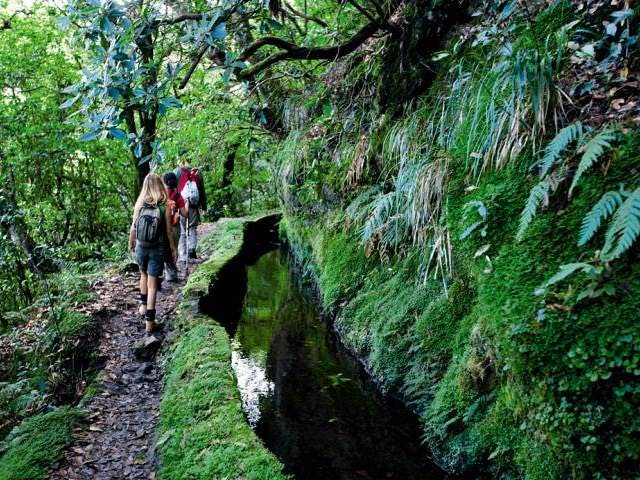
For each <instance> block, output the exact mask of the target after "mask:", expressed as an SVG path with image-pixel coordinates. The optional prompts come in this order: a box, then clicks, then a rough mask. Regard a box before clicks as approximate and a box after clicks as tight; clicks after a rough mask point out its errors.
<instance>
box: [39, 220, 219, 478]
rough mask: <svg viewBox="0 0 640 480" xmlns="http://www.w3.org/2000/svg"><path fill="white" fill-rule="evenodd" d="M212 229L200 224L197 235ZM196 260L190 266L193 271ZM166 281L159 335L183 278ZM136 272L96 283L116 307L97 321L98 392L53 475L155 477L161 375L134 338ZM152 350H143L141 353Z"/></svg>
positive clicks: (138, 335) (140, 327)
mask: <svg viewBox="0 0 640 480" xmlns="http://www.w3.org/2000/svg"><path fill="white" fill-rule="evenodd" d="M211 229H212V225H211V224H205V225H201V227H200V228H199V233H200V236H202V235H203V234H205V233H206V232H208V231H210V230H211ZM196 266H197V265H190V267H189V269H190V271H192V270H193V269H194V268H196ZM183 269H184V265H181V275H180V278H181V280H180V281H179V282H177V283H168V282H164V284H163V285H162V291H161V292H160V294H159V298H158V306H157V312H158V313H157V316H158V319H159V321H161V322H163V325H162V327H161V329H160V330H159V331H158V332H157V333H154V335H155V336H156V337H157V338H158V339H159V340H162V339H163V338H164V337H165V336H166V334H167V332H169V330H170V324H171V318H172V316H173V313H174V312H175V308H176V306H177V303H178V300H179V296H180V292H181V287H182V286H183V285H184V282H185V280H184V279H183V276H184V275H183V273H184V272H183V271H182V270H183ZM138 278H139V277H138V274H137V273H135V272H127V273H122V274H119V275H116V276H114V277H112V278H108V279H105V280H103V281H101V282H98V283H97V284H96V285H95V286H94V290H95V294H96V303H98V304H100V305H101V306H102V308H103V309H107V310H108V311H110V312H114V313H113V314H112V315H109V316H108V318H107V319H106V320H104V321H103V323H102V325H101V334H100V340H99V344H98V349H97V355H98V358H99V362H100V364H101V365H99V366H98V368H100V369H101V370H100V372H99V373H98V377H99V379H98V381H97V383H99V385H100V392H99V393H97V394H96V395H95V396H94V397H93V398H92V399H91V400H90V401H89V402H88V404H87V405H86V407H85V410H86V412H87V418H88V422H87V424H85V425H83V426H82V427H80V428H78V430H77V431H76V432H75V442H74V445H73V446H72V448H71V449H69V450H68V451H67V452H66V454H65V459H64V460H62V461H61V462H58V463H57V464H54V465H53V466H52V468H51V474H50V476H49V478H50V479H51V480H66V479H70V480H72V479H96V480H105V479H124V478H127V479H130V478H131V479H135V478H137V479H153V478H155V473H154V467H155V460H156V458H155V453H154V443H155V435H154V431H155V426H156V424H157V420H158V407H159V403H160V397H161V393H162V378H161V372H160V370H159V367H158V365H157V364H156V359H155V356H152V357H151V358H146V359H145V358H142V359H141V358H139V356H138V357H137V356H136V355H135V354H134V351H133V347H134V345H135V344H136V342H138V341H140V340H141V339H142V338H144V337H145V334H144V323H143V321H142V320H141V319H140V317H139V316H138V312H137V298H138ZM150 350H153V348H152V349H149V350H144V351H143V352H142V353H143V357H144V354H146V353H148V352H149V351H150Z"/></svg>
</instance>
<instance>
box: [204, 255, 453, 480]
mask: <svg viewBox="0 0 640 480" xmlns="http://www.w3.org/2000/svg"><path fill="white" fill-rule="evenodd" d="M234 268H235V271H234V272H233V275H231V272H226V273H225V275H226V276H227V277H229V276H232V277H234V278H233V280H234V283H235V285H236V288H235V290H233V289H230V288H229V286H228V283H229V281H228V279H224V278H220V281H219V282H218V283H222V282H223V281H226V282H227V287H226V288H224V289H223V290H222V291H219V292H218V295H217V297H218V300H216V299H213V301H210V302H209V303H208V304H207V302H205V305H204V308H203V309H204V310H205V311H207V312H208V313H212V314H214V315H217V316H216V318H222V319H223V323H224V324H225V326H226V327H227V329H228V330H229V332H230V334H231V335H232V336H233V352H232V362H233V368H234V370H235V372H236V375H237V378H238V387H239V389H240V393H241V396H242V403H243V408H244V410H245V413H246V416H247V420H248V422H249V423H250V424H251V426H252V427H253V429H254V430H255V431H256V432H257V434H258V435H259V436H260V437H261V438H262V439H263V441H264V442H265V444H266V445H267V447H268V448H269V449H270V450H271V451H273V452H274V453H275V454H276V455H277V456H278V457H279V458H280V459H281V460H282V461H283V463H284V464H285V466H286V469H287V471H288V472H289V473H293V474H294V475H295V477H296V478H298V479H323V480H325V479H326V480H333V479H403V480H410V479H441V478H445V475H444V474H443V472H442V471H441V470H439V469H438V468H437V467H436V466H435V465H434V464H432V463H431V462H430V461H429V460H428V451H426V450H425V449H424V448H423V447H422V446H421V445H420V434H421V431H420V427H419V423H418V419H417V418H416V417H415V416H414V415H412V414H410V413H409V412H408V411H407V410H405V409H404V408H403V407H402V406H401V405H398V404H393V405H392V404H391V403H390V402H389V401H387V400H383V399H381V397H380V395H379V394H378V393H377V391H376V389H375V386H374V385H373V384H372V383H371V381H370V380H368V379H367V378H366V375H365V374H364V372H363V371H362V369H361V367H360V365H359V364H358V363H357V362H356V361H355V360H354V359H353V358H352V357H351V356H349V355H348V354H347V353H346V352H345V351H344V349H343V348H342V347H341V346H340V345H339V342H338V341H337V339H336V338H335V335H334V334H333V333H332V332H331V331H330V330H329V329H328V327H327V325H326V323H325V321H324V320H323V319H322V318H321V316H320V314H319V312H318V309H317V308H316V303H315V301H314V299H313V298H312V297H311V295H309V294H308V292H305V291H304V290H303V289H302V288H301V287H300V285H299V282H298V281H296V278H295V276H294V273H293V272H292V271H291V269H290V268H289V266H288V261H287V258H286V255H285V254H284V253H282V251H281V250H273V251H271V252H269V253H266V254H264V255H262V257H260V258H259V259H258V261H257V262H256V263H255V264H254V265H252V266H249V267H248V268H245V267H244V266H239V265H236V266H235V267H234ZM239 269H241V271H240V270H239ZM238 282H240V283H242V282H245V285H241V286H240V287H238ZM245 289H246V290H245ZM234 297H235V299H236V300H235V302H234V301H233V300H232V299H233V298H234ZM242 297H244V301H242ZM224 300H226V301H225V302H224V304H225V305H227V307H224V308H221V303H220V302H221V301H224ZM230 300H231V301H230ZM234 304H235V306H231V307H229V305H234Z"/></svg>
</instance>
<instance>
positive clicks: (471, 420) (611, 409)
mask: <svg viewBox="0 0 640 480" xmlns="http://www.w3.org/2000/svg"><path fill="white" fill-rule="evenodd" d="M634 145H635V144H634V141H633V140H631V139H629V138H627V139H625V140H624V141H623V146H622V148H621V151H624V155H623V154H619V155H617V156H616V157H615V158H614V160H613V162H611V163H610V164H609V165H608V168H609V170H608V172H607V176H606V177H603V176H600V175H597V174H592V175H590V176H588V177H585V178H584V180H583V182H582V183H581V187H580V190H579V192H577V194H576V195H575V197H574V198H573V199H572V201H571V202H570V203H568V204H567V203H566V201H565V197H564V195H566V192H564V193H563V192H562V190H561V191H560V192H559V193H558V194H556V195H554V196H552V197H551V198H550V205H549V207H548V209H547V211H543V212H541V213H539V214H538V215H537V216H536V218H535V219H534V221H533V222H532V224H531V226H530V227H529V229H528V231H527V234H526V236H525V238H524V239H523V241H521V242H517V241H516V240H515V236H514V233H515V231H516V229H517V226H518V220H519V215H520V211H521V209H522V207H523V205H524V203H525V200H526V197H527V195H528V193H529V189H530V188H531V186H532V179H530V178H528V177H527V175H526V169H523V168H522V167H520V166H519V165H520V163H522V164H526V163H530V161H528V162H527V161H523V162H515V163H513V164H512V165H510V166H508V167H507V168H505V169H503V170H500V171H494V172H489V173H487V174H486V175H485V176H484V177H482V179H481V180H480V181H479V182H476V185H475V187H476V188H475V189H473V190H471V191H469V190H467V189H465V184H466V182H465V178H464V176H462V175H459V176H458V177H457V178H456V177H455V175H454V180H453V181H452V182H450V188H449V192H448V195H447V217H446V218H447V224H448V227H449V229H450V231H451V232H452V238H453V244H454V245H453V247H454V252H455V273H454V278H453V279H452V281H451V282H450V284H449V286H448V294H446V295H445V293H444V291H443V290H442V288H441V287H440V286H439V285H437V284H431V283H428V284H426V285H417V284H416V278H419V271H418V265H419V262H417V261H416V259H418V258H419V255H420V254H421V252H419V251H417V250H416V251H413V250H412V251H410V252H409V253H408V254H407V255H406V256H405V257H403V258H396V259H393V260H392V261H391V262H390V263H387V264H380V263H379V262H377V261H375V259H367V258H366V257H365V255H364V253H363V252H362V249H361V247H360V246H359V245H358V243H357V240H356V239H355V237H354V236H353V235H352V234H351V233H348V232H343V231H342V230H337V231H336V230H335V229H332V228H329V229H327V228H319V227H313V226H312V225H310V224H309V222H307V223H306V224H305V222H303V221H300V220H298V219H296V218H293V219H289V220H288V223H287V225H288V231H287V234H288V237H289V238H293V239H295V241H297V242H299V243H301V245H298V246H296V248H295V249H294V251H296V252H303V254H304V255H305V256H306V259H307V261H308V262H311V263H312V264H313V265H312V266H311V267H309V270H310V271H312V272H317V273H316V276H317V278H318V281H319V282H318V283H319V285H320V287H321V289H322V291H323V294H324V301H325V303H327V305H334V306H336V305H337V306H340V307H341V308H340V309H339V310H338V316H337V320H336V321H337V326H338V328H339V329H340V332H341V335H342V339H343V341H344V342H345V344H346V345H347V346H348V347H349V348H350V349H352V350H353V351H355V352H357V353H358V354H359V355H361V356H363V357H364V359H365V361H366V362H367V364H368V366H369V368H370V369H371V371H372V372H373V374H374V375H375V376H376V377H377V379H378V380H380V381H381V382H382V386H383V388H384V389H386V390H395V391H400V392H402V393H403V394H404V395H405V398H406V399H407V401H408V402H409V403H410V404H411V405H413V406H414V407H415V408H416V410H417V411H419V412H420V413H421V415H422V417H423V420H424V423H425V439H426V441H427V442H428V443H429V445H430V446H431V447H432V449H433V451H434V454H435V456H436V457H437V458H438V460H439V461H440V462H442V463H443V464H444V465H446V466H447V467H448V468H450V469H451V470H464V469H466V468H469V467H471V466H472V465H474V464H479V465H485V466H486V468H487V470H488V471H489V472H492V473H493V474H495V475H497V472H500V474H501V475H511V476H512V477H514V478H525V477H526V478H532V479H546V478H567V477H575V478H589V476H590V475H592V476H593V477H594V478H627V477H629V476H630V475H632V472H634V468H635V467H634V465H637V462H638V459H640V445H639V443H638V442H637V440H636V439H637V435H638V433H639V432H640V422H638V421H635V420H633V421H629V419H630V418H634V419H635V418H636V416H634V415H633V414H632V413H631V412H633V411H634V409H637V405H638V394H640V384H639V381H638V377H637V375H636V372H640V368H637V367H638V366H639V362H640V355H638V353H637V352H638V349H637V348H635V347H633V348H632V347H631V346H630V343H629V342H635V339H637V338H640V326H639V325H638V324H637V322H635V323H634V322H633V321H631V319H633V318H635V317H637V312H638V311H640V299H639V297H638V296H637V295H634V294H633V293H632V292H637V291H638V290H639V289H640V280H639V278H640V275H639V273H640V266H638V264H637V263H625V262H618V263H617V264H616V265H614V268H613V269H612V270H611V271H610V272H609V274H608V276H607V278H605V279H604V280H603V281H605V282H611V284H612V286H614V292H615V293H614V294H613V295H612V296H606V295H605V296H602V297H599V298H596V299H586V300H582V301H580V302H578V301H577V300H576V292H579V291H580V290H581V289H583V288H585V286H586V283H588V279H587V278H586V277H584V276H580V275H576V276H574V277H571V278H570V279H568V280H567V281H566V282H564V283H562V284H560V285H558V286H557V287H555V288H554V289H553V291H551V292H548V293H547V294H546V295H545V296H544V297H536V296H535V295H534V290H535V289H536V288H537V287H539V286H540V285H541V284H542V283H543V282H544V281H545V280H546V279H548V278H549V277H550V276H551V275H553V274H554V273H555V272H556V271H557V270H558V268H559V266H560V265H562V264H565V263H569V262H573V261H576V259H579V258H587V259H588V258H590V257H591V256H592V255H593V252H594V251H595V249H596V248H598V245H601V244H602V238H601V237H600V238H596V239H594V240H593V241H592V242H591V243H590V244H589V245H588V246H587V248H586V252H585V249H579V248H578V247H577V245H576V241H577V238H576V237H577V232H578V230H579V226H580V223H581V220H582V218H583V216H584V215H585V213H586V212H587V211H588V210H589V208H591V206H592V205H593V204H594V203H595V202H596V201H597V199H598V198H599V197H600V195H601V194H602V193H603V192H604V191H607V190H610V189H614V188H616V187H617V183H618V182H620V181H625V179H627V181H628V178H629V175H631V177H635V176H637V163H636V162H637V145H635V146H634ZM461 170H462V169H461ZM473 200H478V201H482V202H483V203H484V204H485V205H486V207H487V209H488V211H489V216H488V222H487V235H486V236H485V237H482V236H480V235H479V234H478V235H475V234H474V235H471V236H469V237H468V238H466V239H464V240H460V239H459V236H460V234H461V232H463V231H464V230H465V229H466V228H467V227H468V223H469V219H468V218H467V217H466V216H465V205H466V204H467V203H468V202H470V201H473ZM332 218H340V214H339V213H335V212H333V213H329V214H328V215H327V218H326V219H323V220H321V221H319V222H317V224H318V225H325V224H326V223H329V222H330V219H332ZM305 225H306V226H305ZM483 245H489V248H488V249H487V250H486V251H485V252H484V253H483V254H482V255H475V252H476V251H477V250H478V249H479V248H480V247H482V246H483ZM486 257H488V260H487V258H486ZM638 348H640V347H638ZM605 468H606V469H605Z"/></svg>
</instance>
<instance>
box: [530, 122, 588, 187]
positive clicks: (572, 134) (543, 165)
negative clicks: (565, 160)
mask: <svg viewBox="0 0 640 480" xmlns="http://www.w3.org/2000/svg"><path fill="white" fill-rule="evenodd" d="M582 136H583V132H582V123H580V122H575V123H572V124H571V125H568V126H566V127H564V128H563V129H562V130H560V131H559V132H558V134H557V135H556V136H555V137H554V138H553V140H551V141H550V142H549V144H548V145H547V147H546V148H545V151H544V156H543V157H542V160H540V161H539V162H538V163H537V164H536V165H537V166H538V168H539V170H540V178H543V177H544V176H545V175H547V173H549V170H551V167H552V166H553V165H554V164H555V163H556V162H557V161H558V159H559V158H560V154H561V153H562V152H563V151H564V150H565V149H566V148H567V147H568V146H569V144H571V143H572V142H574V141H576V140H580V139H581V138H582Z"/></svg>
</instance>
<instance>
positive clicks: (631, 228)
mask: <svg viewBox="0 0 640 480" xmlns="http://www.w3.org/2000/svg"><path fill="white" fill-rule="evenodd" d="M638 236H640V188H637V189H636V190H635V191H633V192H632V193H631V195H629V197H628V198H627V199H626V200H625V201H624V203H623V204H622V205H620V208H618V210H617V211H616V213H615V214H614V215H613V219H612V220H611V224H610V225H609V228H608V229H607V233H606V235H605V243H604V247H603V248H602V253H601V255H600V258H602V260H604V261H605V262H608V261H610V260H613V259H616V258H618V257H620V256H621V255H622V254H623V253H624V252H626V251H627V250H628V249H629V248H631V246H632V245H633V243H634V242H635V241H636V239H637V238H638Z"/></svg>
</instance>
